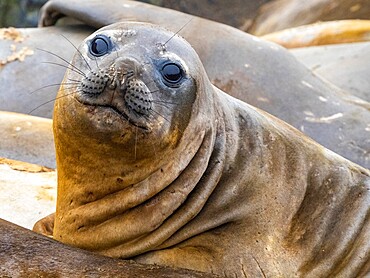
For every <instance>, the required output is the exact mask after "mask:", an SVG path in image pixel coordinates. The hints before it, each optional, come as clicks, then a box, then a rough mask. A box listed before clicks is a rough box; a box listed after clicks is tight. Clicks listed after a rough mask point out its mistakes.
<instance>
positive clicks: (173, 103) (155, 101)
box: [152, 100, 179, 105]
mask: <svg viewBox="0 0 370 278" xmlns="http://www.w3.org/2000/svg"><path fill="white" fill-rule="evenodd" d="M152 102H154V103H164V104H171V105H179V104H178V103H176V102H169V101H163V100H152Z"/></svg>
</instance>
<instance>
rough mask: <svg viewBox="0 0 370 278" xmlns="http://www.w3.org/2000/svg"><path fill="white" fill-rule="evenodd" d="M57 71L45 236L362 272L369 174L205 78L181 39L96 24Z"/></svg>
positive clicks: (113, 249) (259, 271) (284, 269)
mask: <svg viewBox="0 0 370 278" xmlns="http://www.w3.org/2000/svg"><path fill="white" fill-rule="evenodd" d="M65 80H70V81H72V80H74V82H76V87H74V88H66V87H64V86H63V85H62V86H61V88H60V90H59V94H58V98H57V100H56V103H55V111H54V134H55V144H56V152H57V155H56V157H57V170H58V193H57V208H56V214H55V223H54V224H55V225H54V231H53V233H54V234H53V235H54V238H55V239H56V240H59V241H61V242H64V243H66V244H69V245H73V246H77V247H80V248H83V249H87V250H91V251H94V252H97V253H99V254H103V255H106V256H111V257H116V258H131V259H133V260H135V261H136V262H140V263H145V264H158V265H166V266H175V267H182V268H187V269H192V270H199V271H203V272H210V273H216V274H220V275H223V276H227V277H245V276H251V277H258V276H264V277H266V276H267V277H271V276H272V277H276V276H285V275H288V276H295V275H296V276H305V277H318V276H330V275H332V276H334V275H339V276H344V277H358V276H359V275H364V274H366V273H368V272H369V254H370V252H369V250H370V240H369V229H370V225H369V219H368V211H369V206H370V172H369V171H368V170H366V169H364V168H362V167H361V166H358V165H356V164H354V163H352V162H350V161H348V160H346V159H344V158H342V157H340V156H339V155H337V154H335V153H333V152H331V151H329V150H327V149H325V148H324V147H322V146H321V145H319V144H317V143H316V142H314V141H313V140H311V139H310V138H308V137H306V136H305V135H303V134H302V133H301V132H299V131H297V130H296V129H294V128H293V127H291V126H290V125H288V124H286V123H285V122H283V121H281V120H279V119H277V118H275V117H273V116H271V115H269V114H267V113H265V112H263V111H261V110H259V109H257V108H254V107H252V106H250V105H248V104H246V103H244V102H241V101H239V100H237V99H235V98H233V97H231V96H229V95H227V94H226V93H224V92H222V91H221V90H219V89H218V88H216V87H215V86H213V85H212V84H211V83H210V81H209V79H208V77H207V75H206V72H205V70H204V68H203V66H202V64H201V62H200V60H199V58H198V56H197V54H196V52H195V51H194V50H193V48H192V47H191V46H190V45H189V44H188V43H187V42H186V41H185V40H184V39H182V38H181V37H179V36H178V35H176V34H174V33H172V32H170V31H167V30H165V29H162V28H161V27H158V26H155V25H150V24H145V23H135V22H131V23H117V24H114V25H111V26H107V27H104V28H102V29H101V30H99V31H97V32H96V33H94V34H93V35H91V36H89V37H88V38H87V39H86V40H85V41H84V42H83V43H82V45H81V46H80V48H79V51H78V53H77V54H76V55H75V56H74V58H73V60H72V66H71V67H70V69H69V70H67V72H66V75H65ZM49 219H50V218H49ZM41 224H45V223H41ZM46 224H47V223H46ZM49 224H50V223H49ZM38 227H40V223H38Z"/></svg>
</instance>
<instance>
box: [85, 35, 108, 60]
mask: <svg viewBox="0 0 370 278" xmlns="http://www.w3.org/2000/svg"><path fill="white" fill-rule="evenodd" d="M111 48H112V46H111V41H110V39H109V38H108V37H106V36H102V35H100V36H96V37H95V38H93V39H92V40H91V41H90V45H89V51H90V53H91V54H92V55H94V56H96V57H99V56H103V55H105V54H107V53H108V52H109V51H110V50H111Z"/></svg>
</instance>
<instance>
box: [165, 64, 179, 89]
mask: <svg viewBox="0 0 370 278" xmlns="http://www.w3.org/2000/svg"><path fill="white" fill-rule="evenodd" d="M182 75H183V72H182V69H181V67H180V66H179V65H177V64H174V63H169V64H165V65H164V66H163V68H162V76H163V78H164V79H165V80H166V81H167V82H169V83H171V84H176V83H178V82H179V81H180V80H181V79H182Z"/></svg>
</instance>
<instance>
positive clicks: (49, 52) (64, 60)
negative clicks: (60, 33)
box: [36, 48, 85, 76]
mask: <svg viewBox="0 0 370 278" xmlns="http://www.w3.org/2000/svg"><path fill="white" fill-rule="evenodd" d="M36 49H37V50H40V51H43V52H46V53H48V54H50V55H53V56H54V57H57V58H59V59H60V60H62V61H63V62H65V63H67V64H68V65H70V66H71V67H73V68H75V69H76V70H77V71H79V72H80V73H82V74H83V75H84V76H85V74H84V72H83V71H82V70H80V69H79V68H77V67H76V66H75V65H73V64H72V63H70V62H68V61H67V60H66V59H64V58H62V57H61V56H59V55H57V54H55V53H53V52H51V51H48V50H45V49H41V48H36Z"/></svg>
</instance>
